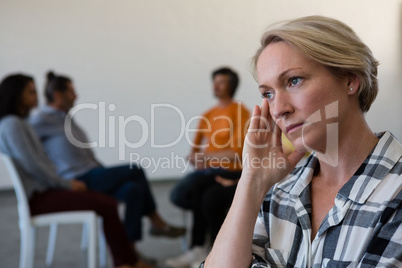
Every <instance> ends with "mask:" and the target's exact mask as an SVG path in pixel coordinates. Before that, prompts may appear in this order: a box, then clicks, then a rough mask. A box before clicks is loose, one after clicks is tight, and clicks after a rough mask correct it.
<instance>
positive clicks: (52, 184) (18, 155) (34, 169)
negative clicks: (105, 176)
mask: <svg viewBox="0 0 402 268" xmlns="http://www.w3.org/2000/svg"><path fill="white" fill-rule="evenodd" d="M3 138H4V139H5V141H6V144H7V146H8V148H9V150H10V152H11V154H12V155H11V156H12V158H13V159H14V160H15V161H17V163H18V164H19V165H21V167H22V168H23V169H24V171H25V172H27V173H29V174H30V175H31V176H32V177H34V178H35V179H36V180H37V181H38V182H39V183H41V184H44V185H46V186H48V187H49V188H64V189H71V188H72V185H71V183H70V182H69V181H66V180H64V179H62V178H61V177H60V176H59V175H58V174H57V172H56V170H55V168H54V166H53V165H52V163H51V162H50V160H49V159H48V158H47V157H46V155H45V153H44V151H43V152H39V151H38V150H37V149H38V148H35V143H37V146H41V144H40V142H39V140H38V139H37V137H36V136H34V132H33V131H29V126H28V125H27V124H25V123H24V122H23V121H22V120H19V119H14V118H13V119H10V120H9V123H8V124H7V126H5V128H4V130H3ZM42 149H43V148H42Z"/></svg>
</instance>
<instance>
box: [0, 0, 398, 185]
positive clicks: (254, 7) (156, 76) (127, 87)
mask: <svg viewBox="0 0 402 268" xmlns="http://www.w3.org/2000/svg"><path fill="white" fill-rule="evenodd" d="M313 14H319V15H326V16H331V17H334V18H337V19H340V20H342V21H344V22H346V23H347V24H349V25H350V26H351V27H352V28H353V29H354V30H355V31H356V32H357V33H358V35H359V36H360V37H361V38H362V39H363V41H364V42H366V44H368V46H369V47H370V48H371V49H372V50H373V53H374V55H375V56H376V57H377V59H378V60H379V61H380V63H381V65H380V68H379V70H380V71H379V80H380V88H381V90H380V93H379V96H378V99H377V101H376V102H375V104H374V105H373V107H372V109H371V111H370V112H369V113H368V114H367V119H368V121H369V123H370V125H371V126H372V129H373V130H374V131H379V130H385V129H387V130H391V131H392V132H393V133H394V134H395V135H396V136H397V138H398V139H399V140H402V124H401V119H400V116H401V114H402V108H401V107H402V106H401V105H400V102H401V101H402V90H401V89H402V88H401V85H402V77H401V73H402V46H401V43H402V33H401V32H402V0H387V1H378V0H355V1H350V0H338V1H329V0H326V1H323V0H311V1H299V0H282V1H274V0H264V1H263V0H248V1H239V0H237V1H233V0H221V1H213V0H207V1H186V0H170V1H166V0H149V1H140V0H134V1H133V0H116V1H105V0H97V1H94V0H92V1H90V0H57V1H55V0H36V1H31V0H19V1H15V0H0V40H1V42H0V74H1V76H2V77H4V76H5V75H6V74H9V73H12V72H17V71H21V72H25V73H28V74H31V75H33V76H34V77H35V78H36V82H37V83H36V84H37V87H38V89H39V91H41V92H42V89H43V84H44V75H45V72H46V71H47V70H49V69H53V70H55V71H56V72H59V73H60V74H66V75H69V76H71V77H72V78H73V79H74V82H75V86H76V90H77V91H78V93H79V100H78V103H86V102H91V103H96V104H98V103H99V102H106V105H109V104H115V105H116V110H115V111H113V112H111V111H108V110H107V111H106V116H107V118H108V117H109V116H116V117H117V116H124V117H128V116H131V115H138V116H140V117H142V118H144V119H145V121H146V122H148V123H150V117H151V104H157V103H168V104H172V105H175V106H177V107H178V108H179V109H180V110H181V111H182V112H183V114H184V115H185V119H186V122H187V120H188V119H189V118H191V117H192V116H194V115H198V114H200V113H201V112H203V111H205V110H206V109H207V108H208V107H210V106H211V105H212V104H213V103H214V99H213V98H212V97H211V94H210V88H211V84H210V72H211V70H213V69H214V68H216V67H218V66H221V65H229V66H232V67H233V68H234V69H236V70H237V71H238V72H239V74H240V75H241V85H240V89H239V92H238V95H237V98H238V99H240V100H242V101H243V102H244V103H246V105H248V107H250V108H251V107H252V106H253V105H255V104H258V103H260V97H259V93H258V90H257V84H256V82H255V81H254V80H253V78H252V75H251V74H250V68H249V66H250V58H251V56H252V55H253V53H254V52H255V50H256V49H257V47H258V44H259V39H260V36H261V34H262V32H263V30H264V28H265V27H266V26H268V25H269V24H270V23H272V22H275V21H278V20H283V19H290V18H295V17H299V16H305V15H313ZM42 103H43V102H42ZM97 118H98V113H97V111H94V110H89V109H87V110H85V111H81V112H79V113H77V120H78V122H79V123H80V124H81V125H82V126H83V127H84V129H85V130H86V131H87V132H88V134H89V136H90V138H91V140H93V141H96V140H97V139H98V132H99V131H98V123H99V122H98V119H97ZM116 122H118V119H117V118H116ZM193 126H195V124H193ZM106 127H107V128H108V127H109V125H108V124H106ZM180 127H181V124H180V118H179V114H178V113H177V112H175V111H174V110H172V109H167V108H164V109H159V110H157V112H156V120H155V129H154V133H155V141H156V142H157V143H158V144H161V143H164V144H166V143H169V142H172V141H174V140H175V139H176V138H177V137H178V136H179V134H180ZM150 131H151V130H150ZM141 133H142V132H141V127H140V124H139V123H134V122H132V123H131V124H128V126H127V128H126V136H127V138H128V139H129V140H130V141H132V142H136V141H139V140H140V138H141V136H142V134H141ZM117 136H118V133H116V139H115V141H116V143H118V140H117ZM106 138H108V135H106ZM144 138H148V139H147V143H146V144H145V145H144V146H141V147H140V148H137V149H127V151H126V160H125V161H119V160H118V148H108V147H110V146H108V145H109V143H108V142H106V147H105V148H96V149H95V151H96V154H97V156H98V157H99V158H100V159H101V161H103V162H104V163H105V164H107V165H109V164H117V163H122V162H124V163H126V162H128V160H129V158H128V156H129V153H133V152H136V153H138V154H139V155H140V156H141V157H143V158H147V157H153V158H154V159H158V157H169V156H170V153H171V152H174V154H175V155H178V156H182V157H183V156H185V155H186V154H187V153H188V151H189V145H188V143H187V142H186V139H185V138H184V137H183V138H182V139H181V140H180V142H179V143H178V144H177V145H175V146H173V147H171V148H165V149H152V148H151V146H150V137H145V136H144ZM143 164H147V163H143ZM152 169H153V167H151V168H149V169H148V170H147V173H148V175H149V177H150V178H169V177H179V176H181V170H180V169H177V168H176V169H159V170H157V171H156V172H155V173H152Z"/></svg>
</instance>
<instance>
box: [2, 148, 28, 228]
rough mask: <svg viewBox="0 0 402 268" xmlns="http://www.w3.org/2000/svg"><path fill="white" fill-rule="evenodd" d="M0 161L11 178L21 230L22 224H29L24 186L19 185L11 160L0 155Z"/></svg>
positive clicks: (18, 177) (18, 176)
mask: <svg viewBox="0 0 402 268" xmlns="http://www.w3.org/2000/svg"><path fill="white" fill-rule="evenodd" d="M0 156H1V159H2V160H3V162H4V165H5V166H6V168H7V172H8V175H9V176H10V178H11V182H12V183H13V186H14V191H15V195H16V196H17V201H18V216H19V225H20V228H23V225H24V224H29V222H30V219H31V212H30V210H29V204H28V198H27V195H26V193H25V189H24V186H23V185H22V183H21V180H20V175H19V174H18V171H17V169H16V168H15V165H14V162H13V160H12V159H11V158H10V157H9V156H8V155H6V154H3V153H0Z"/></svg>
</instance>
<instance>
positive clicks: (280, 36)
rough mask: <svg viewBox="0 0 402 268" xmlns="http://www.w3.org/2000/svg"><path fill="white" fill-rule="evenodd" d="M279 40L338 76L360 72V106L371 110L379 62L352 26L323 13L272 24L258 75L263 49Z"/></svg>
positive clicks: (261, 49)
mask: <svg viewBox="0 0 402 268" xmlns="http://www.w3.org/2000/svg"><path fill="white" fill-rule="evenodd" d="M275 42H286V43H287V44H288V45H290V46H291V47H293V48H294V49H295V50H296V51H298V52H299V53H300V54H302V55H303V56H305V57H307V58H309V59H312V60H314V61H316V62H318V63H320V64H322V65H323V66H324V67H326V68H327V69H328V70H329V71H330V72H331V73H332V74H333V75H335V76H337V77H344V76H345V75H349V74H354V75H356V76H357V77H358V78H359V79H360V87H359V89H358V91H357V94H358V97H359V102H360V108H361V110H362V111H363V112H367V111H368V110H369V109H370V106H371V104H372V103H373V101H374V99H375V98H376V96H377V92H378V81H377V66H378V61H377V60H376V59H375V58H374V56H373V54H372V52H371V50H370V49H369V48H368V47H367V46H366V45H365V44H364V43H363V42H362V41H361V40H360V38H359V37H358V36H357V35H356V34H355V32H354V31H353V30H352V29H351V28H350V27H349V26H347V25H346V24H344V23H342V22H340V21H338V20H335V19H331V18H327V17H322V16H308V17H302V18H298V19H294V20H290V21H285V22H282V23H279V24H274V25H272V26H271V27H270V28H269V29H268V30H267V31H266V32H265V33H264V34H263V36H262V38H261V47H260V48H259V49H258V50H257V52H256V54H255V56H254V58H253V64H254V74H255V71H256V66H257V62H258V59H259V57H260V55H261V53H262V51H263V50H264V48H265V47H267V46H268V45H269V44H271V43H275Z"/></svg>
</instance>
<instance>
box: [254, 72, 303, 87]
mask: <svg viewBox="0 0 402 268" xmlns="http://www.w3.org/2000/svg"><path fill="white" fill-rule="evenodd" d="M300 69H302V68H300V67H298V68H290V69H287V70H285V71H283V72H282V73H281V74H280V75H279V76H278V80H279V81H281V80H282V79H283V78H284V77H285V76H286V75H287V74H288V73H290V72H292V71H295V70H300ZM258 88H259V89H263V90H268V89H272V87H269V86H266V85H259V86H258Z"/></svg>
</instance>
